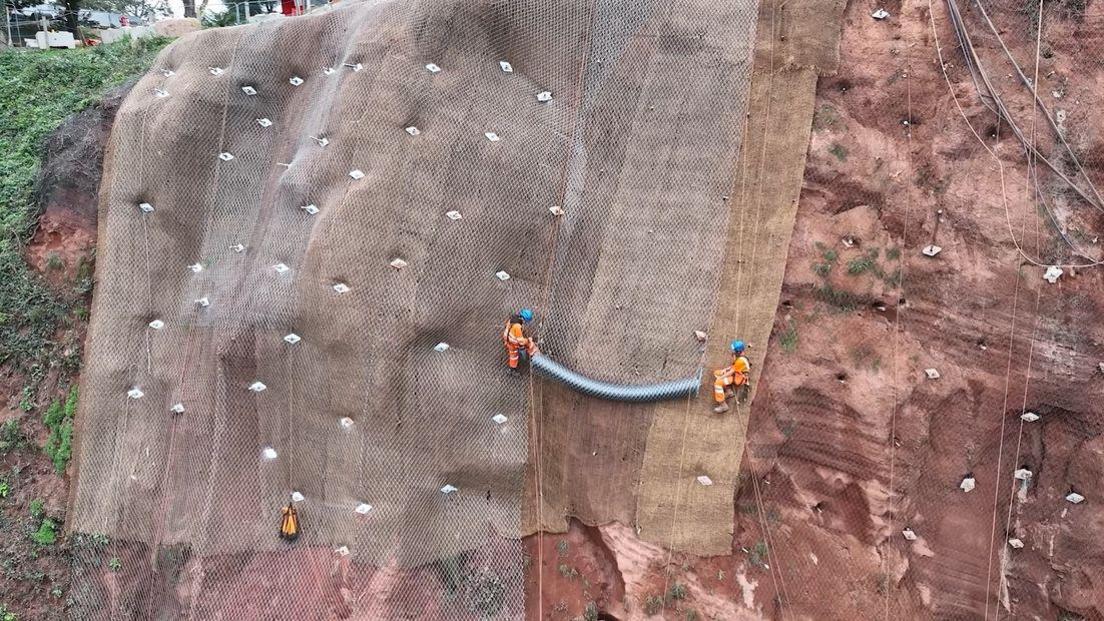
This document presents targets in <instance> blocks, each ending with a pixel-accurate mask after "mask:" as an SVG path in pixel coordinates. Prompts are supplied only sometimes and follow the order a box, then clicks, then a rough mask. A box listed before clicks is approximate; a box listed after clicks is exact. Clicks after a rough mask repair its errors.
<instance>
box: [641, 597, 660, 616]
mask: <svg viewBox="0 0 1104 621" xmlns="http://www.w3.org/2000/svg"><path fill="white" fill-rule="evenodd" d="M660 610H663V598H662V597H660V596H658V595H649V596H648V598H647V599H645V600H644V614H646V615H648V616H649V617H651V616H654V615H657V614H659V611H660Z"/></svg>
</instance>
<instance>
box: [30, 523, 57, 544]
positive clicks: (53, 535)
mask: <svg viewBox="0 0 1104 621" xmlns="http://www.w3.org/2000/svg"><path fill="white" fill-rule="evenodd" d="M31 539H32V540H33V541H34V542H35V543H37V544H38V545H40V546H49V545H53V544H54V542H55V541H57V525H56V524H54V521H53V520H51V519H50V518H46V519H45V520H42V524H41V525H39V527H38V531H36V532H35V533H34V534H33V535H31Z"/></svg>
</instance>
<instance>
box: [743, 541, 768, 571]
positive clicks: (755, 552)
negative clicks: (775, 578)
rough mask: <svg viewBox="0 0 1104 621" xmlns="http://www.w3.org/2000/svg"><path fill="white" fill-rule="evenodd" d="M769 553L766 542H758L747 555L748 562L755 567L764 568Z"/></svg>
mask: <svg viewBox="0 0 1104 621" xmlns="http://www.w3.org/2000/svg"><path fill="white" fill-rule="evenodd" d="M769 552H770V549H769V548H768V547H767V542H765V541H759V542H757V543H756V544H755V545H754V546H752V548H751V552H749V553H748V562H749V563H751V564H752V565H754V566H756V567H766V566H767V556H768V554H769Z"/></svg>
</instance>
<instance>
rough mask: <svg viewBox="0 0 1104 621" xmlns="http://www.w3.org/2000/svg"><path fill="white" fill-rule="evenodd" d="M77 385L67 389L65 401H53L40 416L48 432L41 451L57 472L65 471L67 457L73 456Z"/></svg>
mask: <svg viewBox="0 0 1104 621" xmlns="http://www.w3.org/2000/svg"><path fill="white" fill-rule="evenodd" d="M77 398H78V394H77V387H76V386H73V387H72V388H70V389H69V396H68V397H66V399H65V402H64V403H62V402H61V401H54V402H53V403H51V404H50V407H49V408H47V410H46V414H44V415H43V416H42V422H43V423H44V424H45V425H46V429H47V430H48V431H49V432H50V435H49V437H47V438H46V446H44V447H42V450H43V452H45V453H46V455H48V456H49V457H50V459H51V460H52V461H53V462H54V470H56V471H57V473H58V474H61V473H63V472H65V467H66V466H67V465H68V464H69V458H70V457H72V456H73V417H74V416H75V415H76V413H77Z"/></svg>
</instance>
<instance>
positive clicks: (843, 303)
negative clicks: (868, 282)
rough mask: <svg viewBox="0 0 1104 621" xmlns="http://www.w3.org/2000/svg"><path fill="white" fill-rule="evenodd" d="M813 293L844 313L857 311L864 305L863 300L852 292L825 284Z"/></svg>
mask: <svg viewBox="0 0 1104 621" xmlns="http://www.w3.org/2000/svg"><path fill="white" fill-rule="evenodd" d="M813 293H814V294H815V295H816V297H817V298H819V299H820V301H821V302H824V303H825V304H828V305H829V306H832V307H834V308H836V309H838V310H840V311H842V312H850V311H853V310H855V309H856V308H858V307H859V305H861V304H862V302H863V301H862V299H861V298H860V297H859V296H857V295H855V294H854V293H851V292H850V291H842V290H840V289H836V288H835V287H833V286H832V285H830V284H828V283H825V284H824V285H823V286H820V287H817V288H816V289H815V290H814V291H813Z"/></svg>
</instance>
